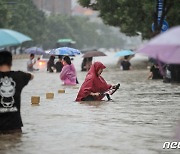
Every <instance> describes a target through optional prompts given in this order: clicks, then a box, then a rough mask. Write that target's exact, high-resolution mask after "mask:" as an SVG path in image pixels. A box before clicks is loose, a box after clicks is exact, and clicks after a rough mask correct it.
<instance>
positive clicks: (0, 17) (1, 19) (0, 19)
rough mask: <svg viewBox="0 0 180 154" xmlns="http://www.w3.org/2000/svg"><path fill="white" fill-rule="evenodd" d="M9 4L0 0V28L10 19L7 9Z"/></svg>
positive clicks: (4, 0) (6, 24)
mask: <svg viewBox="0 0 180 154" xmlns="http://www.w3.org/2000/svg"><path fill="white" fill-rule="evenodd" d="M8 7H9V4H8V3H7V1H6V0H0V28H5V27H6V26H8V22H9V20H10V18H11V17H10V12H9V11H8Z"/></svg>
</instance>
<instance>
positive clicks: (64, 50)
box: [49, 47, 81, 56]
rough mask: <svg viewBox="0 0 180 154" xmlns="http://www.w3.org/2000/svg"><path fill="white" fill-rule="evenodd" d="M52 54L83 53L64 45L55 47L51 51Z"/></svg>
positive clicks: (68, 54)
mask: <svg viewBox="0 0 180 154" xmlns="http://www.w3.org/2000/svg"><path fill="white" fill-rule="evenodd" d="M49 54H51V55H62V56H75V55H79V54H81V52H80V51H79V50H77V49H74V48H69V47H62V48H57V49H53V50H51V51H50V52H49Z"/></svg>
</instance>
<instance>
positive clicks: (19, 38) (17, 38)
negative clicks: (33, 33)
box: [0, 28, 32, 48]
mask: <svg viewBox="0 0 180 154" xmlns="http://www.w3.org/2000/svg"><path fill="white" fill-rule="evenodd" d="M26 41H32V39H31V38H30V37H29V36H26V35H24V34H22V33H19V32H17V31H14V30H10V29H1V28H0V48H1V47H6V46H14V45H19V44H22V43H23V42H26Z"/></svg>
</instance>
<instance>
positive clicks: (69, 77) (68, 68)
mask: <svg viewBox="0 0 180 154" xmlns="http://www.w3.org/2000/svg"><path fill="white" fill-rule="evenodd" d="M63 65H64V66H63V68H62V71H61V73H60V79H61V80H62V81H63V82H64V85H76V84H77V82H78V81H77V77H76V70H75V67H74V65H73V64H72V63H71V59H70V58H69V57H68V56H65V57H64V58H63Z"/></svg>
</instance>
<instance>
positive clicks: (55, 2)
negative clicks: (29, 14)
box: [33, 0, 71, 15]
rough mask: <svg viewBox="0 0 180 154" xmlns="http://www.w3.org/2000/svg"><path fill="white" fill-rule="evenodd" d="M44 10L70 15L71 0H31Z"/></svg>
mask: <svg viewBox="0 0 180 154" xmlns="http://www.w3.org/2000/svg"><path fill="white" fill-rule="evenodd" d="M33 2H34V4H35V5H36V6H37V7H38V8H39V9H40V10H43V11H45V12H49V13H54V14H67V15H71V0H33Z"/></svg>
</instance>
